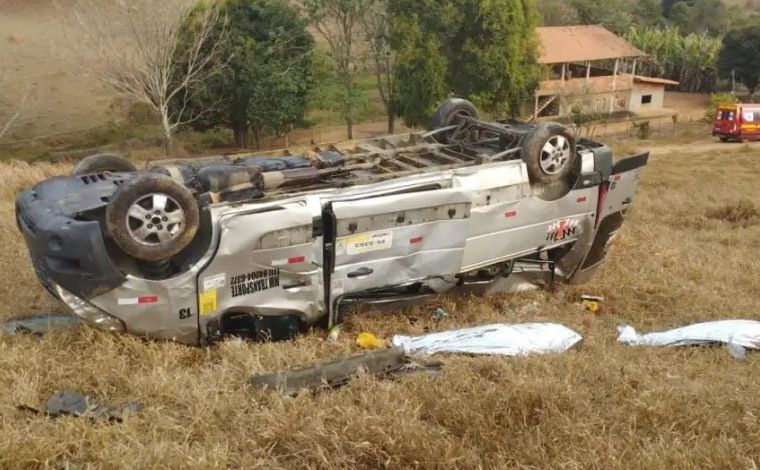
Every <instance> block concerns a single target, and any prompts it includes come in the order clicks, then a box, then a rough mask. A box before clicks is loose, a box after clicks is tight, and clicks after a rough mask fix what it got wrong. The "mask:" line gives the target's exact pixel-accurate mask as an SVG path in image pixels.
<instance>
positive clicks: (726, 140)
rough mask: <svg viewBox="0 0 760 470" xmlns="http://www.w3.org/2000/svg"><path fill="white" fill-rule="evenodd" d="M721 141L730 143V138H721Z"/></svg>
mask: <svg viewBox="0 0 760 470" xmlns="http://www.w3.org/2000/svg"><path fill="white" fill-rule="evenodd" d="M720 141H721V142H728V137H721V138H720Z"/></svg>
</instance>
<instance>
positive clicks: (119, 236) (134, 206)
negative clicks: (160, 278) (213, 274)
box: [106, 173, 199, 261]
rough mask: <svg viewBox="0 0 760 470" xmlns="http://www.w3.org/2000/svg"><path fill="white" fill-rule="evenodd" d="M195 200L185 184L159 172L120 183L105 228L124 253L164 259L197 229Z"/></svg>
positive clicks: (186, 240)
mask: <svg viewBox="0 0 760 470" xmlns="http://www.w3.org/2000/svg"><path fill="white" fill-rule="evenodd" d="M198 224H199V211H198V203H197V202H196V200H195V198H194V197H193V194H192V193H191V192H190V190H189V189H187V188H186V187H185V186H183V185H181V184H179V183H177V182H176V181H174V180H173V179H171V178H169V177H167V176H163V175H158V174H152V173H151V174H141V175H138V176H136V177H135V178H132V179H131V180H129V181H127V182H125V183H124V184H122V185H121V186H120V187H119V189H117V190H116V192H115V193H114V195H113V197H112V198H111V201H110V203H109V204H108V207H107V208H106V229H107V231H108V234H109V235H110V236H111V238H112V239H113V241H114V242H115V243H116V244H117V245H118V246H119V248H121V249H122V250H124V252H125V253H127V254H129V255H131V256H134V257H135V258H137V259H140V260H144V261H159V260H166V259H169V258H171V257H172V256H174V255H176V254H177V253H179V252H180V251H182V250H183V249H185V248H186V247H187V246H188V245H189V244H190V242H192V241H193V238H194V237H195V234H196V232H197V231H198Z"/></svg>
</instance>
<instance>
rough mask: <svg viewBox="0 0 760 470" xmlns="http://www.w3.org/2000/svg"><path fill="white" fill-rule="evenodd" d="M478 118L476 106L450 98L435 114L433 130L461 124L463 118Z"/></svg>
mask: <svg viewBox="0 0 760 470" xmlns="http://www.w3.org/2000/svg"><path fill="white" fill-rule="evenodd" d="M464 117H469V118H473V119H477V118H478V108H476V107H475V105H474V104H472V103H470V102H469V101H467V100H463V99H461V98H449V99H447V100H444V101H442V102H441V104H439V105H438V108H437V109H436V110H435V114H433V121H432V122H431V129H440V128H442V127H448V126H455V125H458V124H460V122H461V121H462V118H464Z"/></svg>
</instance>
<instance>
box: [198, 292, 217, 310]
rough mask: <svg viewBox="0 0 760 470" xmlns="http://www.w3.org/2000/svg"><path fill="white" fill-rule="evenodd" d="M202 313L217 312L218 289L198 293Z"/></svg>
mask: <svg viewBox="0 0 760 470" xmlns="http://www.w3.org/2000/svg"><path fill="white" fill-rule="evenodd" d="M198 303H199V304H200V311H201V315H211V314H212V313H214V312H216V289H214V290H209V291H206V292H201V293H200V294H198Z"/></svg>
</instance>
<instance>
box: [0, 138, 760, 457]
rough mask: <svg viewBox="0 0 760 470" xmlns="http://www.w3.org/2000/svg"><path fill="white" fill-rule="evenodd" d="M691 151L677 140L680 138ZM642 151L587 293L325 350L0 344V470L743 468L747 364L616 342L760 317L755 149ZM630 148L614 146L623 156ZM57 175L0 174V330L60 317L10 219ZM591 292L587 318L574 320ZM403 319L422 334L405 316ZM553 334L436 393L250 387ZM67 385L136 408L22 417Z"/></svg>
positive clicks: (748, 432)
mask: <svg viewBox="0 0 760 470" xmlns="http://www.w3.org/2000/svg"><path fill="white" fill-rule="evenodd" d="M692 138H693V136H690V135H686V136H680V137H677V142H681V141H686V140H690V139H692ZM701 139H702V140H699V141H697V142H696V143H693V144H678V143H673V141H672V140H671V142H669V143H664V142H649V143H646V145H651V147H652V148H653V150H654V151H655V153H654V156H653V158H652V160H651V163H650V166H649V168H648V169H647V170H646V172H645V174H644V176H643V178H642V183H641V188H640V191H639V194H638V198H637V200H636V202H635V209H634V210H633V211H632V212H631V214H630V216H629V218H628V220H627V222H626V224H625V226H624V229H623V231H622V233H621V237H620V238H619V239H618V241H617V244H616V247H615V249H614V251H613V253H612V254H611V256H610V257H609V258H608V260H607V263H606V265H605V266H604V268H603V269H602V270H601V271H600V272H599V273H598V275H597V276H596V278H595V279H594V280H593V281H592V283H591V284H588V285H585V286H578V287H567V286H563V287H560V288H558V289H556V290H555V291H553V292H546V291H535V292H527V293H522V294H518V295H497V296H492V297H487V298H448V299H442V300H441V303H442V305H443V306H445V307H446V308H447V309H449V310H450V311H451V312H452V313H451V315H450V317H449V318H447V319H444V320H442V321H441V322H440V323H435V322H434V321H433V320H432V319H430V318H429V316H430V315H429V314H430V310H431V308H429V307H425V308H420V307H415V308H413V309H409V310H406V311H399V312H393V313H378V312H361V313H360V314H355V315H353V316H351V317H349V320H348V322H347V324H346V327H345V330H344V333H343V335H342V337H341V339H340V341H339V342H338V343H336V344H333V343H328V342H325V341H324V340H323V338H324V336H325V333H324V332H323V331H315V332H313V333H311V334H308V335H306V336H304V337H301V338H300V339H298V340H296V341H294V342H289V343H280V344H249V343H244V342H241V341H227V342H225V343H222V344H219V345H216V346H214V347H211V348H207V349H201V348H191V347H185V346H181V345H176V344H170V343H160V342H150V341H144V340H142V339H138V338H132V337H127V336H111V335H108V334H104V333H100V332H98V331H95V330H92V329H90V328H88V327H84V326H82V327H78V328H75V329H73V330H64V331H58V332H56V333H54V334H51V335H49V336H46V337H42V338H39V337H25V336H18V337H7V336H0V387H2V390H3V391H4V393H3V394H2V396H0V467H3V468H48V467H52V468H146V467H165V468H222V467H237V468H241V467H242V468H256V467H262V468H379V467H382V468H584V469H586V468H604V469H609V468H642V469H653V468H757V465H756V464H757V462H758V460H760V422H759V421H760V397H759V396H758V395H757V377H758V375H759V374H760V357H758V356H757V355H756V353H750V354H749V355H748V358H747V360H746V361H744V362H738V361H736V360H734V359H732V358H731V357H730V356H729V354H728V353H727V352H726V351H725V350H724V349H721V348H714V349H708V348H687V349H673V350H667V349H647V348H631V347H626V346H622V345H618V344H617V343H616V341H615V336H616V332H615V328H616V326H618V325H619V324H621V323H623V322H629V323H630V324H632V325H633V326H635V327H636V328H638V329H639V330H640V331H648V330H651V329H658V328H668V327H674V326H678V325H682V324H684V323H688V322H694V321H698V320H710V319H722V318H749V319H758V320H760V295H758V294H757V291H758V286H759V285H760V250H758V248H757V242H758V240H760V215H758V213H757V208H758V206H757V205H756V203H753V202H752V201H756V200H757V194H758V189H757V188H758V181H760V144H748V145H741V144H733V145H732V144H725V145H717V144H715V143H713V142H711V141H708V140H706V139H704V138H701ZM639 145H641V143H638V142H637V143H635V144H626V143H623V144H621V145H620V147H621V148H623V147H626V148H632V147H633V146H639ZM66 171H67V167H66V166H65V165H61V164H55V165H52V164H39V165H34V166H29V165H27V164H5V165H3V166H2V167H0V215H1V216H2V217H1V218H0V241H1V242H2V247H3V250H2V252H1V253H0V261H1V262H0V266H2V267H3V269H2V271H1V272H0V285H2V286H3V289H2V290H0V318H3V319H4V318H9V317H11V316H15V315H19V314H27V313H34V312H47V311H55V310H57V309H59V307H58V306H57V305H56V304H55V303H53V302H52V301H51V300H50V299H49V298H48V297H47V295H46V294H44V292H43V290H42V289H41V288H40V287H39V285H38V284H37V282H36V280H35V278H34V276H33V274H32V272H31V269H30V265H29V260H28V257H27V254H26V251H25V247H24V246H23V243H22V241H21V237H20V235H19V234H18V233H17V230H16V226H15V222H14V217H13V198H14V195H15V193H16V192H17V191H18V190H19V189H21V188H23V187H27V186H29V185H31V184H32V183H33V182H35V181H37V180H39V179H42V178H44V177H47V176H50V175H54V174H60V173H64V172H66ZM583 293H589V294H596V295H603V296H604V297H605V298H606V302H605V303H604V308H603V309H602V311H601V312H600V313H599V314H596V315H595V314H591V313H589V312H585V311H583V310H581V308H580V307H579V306H577V304H576V299H577V297H578V295H580V294H583ZM415 319H416V320H415ZM534 320H545V321H556V322H561V323H564V324H566V325H568V326H570V327H571V328H574V329H576V330H577V331H578V332H580V333H581V334H582V335H583V336H584V340H583V343H582V344H581V345H580V346H579V347H577V348H576V349H574V350H572V351H570V352H568V353H566V354H563V355H557V356H543V357H531V358H513V359H508V358H492V357H461V356H450V357H444V358H443V360H444V362H445V367H444V372H443V374H442V375H441V376H439V377H431V376H425V375H415V376H408V377H405V378H403V379H399V380H396V381H391V380H378V379H374V378H371V377H362V378H360V379H358V380H356V381H354V382H353V383H352V384H350V386H348V387H345V388H343V389H340V390H334V391H326V392H323V393H320V394H316V395H310V394H303V395H301V396H298V397H296V398H284V397H282V396H279V395H278V394H276V393H270V392H263V391H254V390H252V389H249V388H248V387H247V386H246V385H245V383H246V379H247V378H248V377H249V376H250V375H251V374H255V373H259V372H265V371H276V370H282V369H285V368H289V367H293V366H297V365H302V364H308V363H313V362H318V361H322V360H327V359H330V358H336V357H340V356H345V355H349V354H351V353H355V352H356V351H357V348H356V346H354V344H353V341H354V338H355V336H356V334H357V333H358V332H360V331H365V330H367V331H372V332H374V333H376V334H377V335H379V336H381V337H389V336H390V335H392V334H393V333H421V332H422V331H423V329H424V328H426V327H430V328H432V329H448V328H454V327H462V326H468V325H477V324H484V323H487V322H497V321H498V322H524V321H534ZM60 389H75V390H79V391H81V392H84V393H88V394H91V395H94V396H96V397H98V398H101V399H103V400H107V401H111V402H116V403H118V402H122V401H127V400H131V399H137V400H140V401H142V402H144V403H145V404H146V408H145V409H144V410H143V411H141V412H140V413H139V414H137V415H134V416H132V417H130V418H128V419H126V420H125V421H124V422H123V423H120V424H109V423H104V422H92V421H88V420H86V419H77V418H68V417H67V418H60V419H55V420H53V419H49V418H46V417H42V416H37V415H32V414H29V413H28V412H24V411H20V410H17V409H16V406H17V405H21V404H26V405H31V406H40V405H42V404H43V403H44V401H45V400H46V399H47V397H48V396H49V395H50V394H51V393H52V392H54V391H56V390H60Z"/></svg>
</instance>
